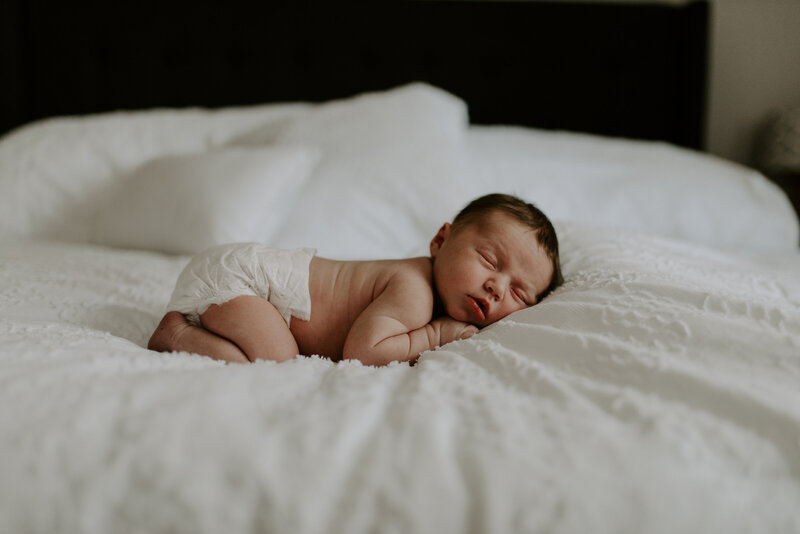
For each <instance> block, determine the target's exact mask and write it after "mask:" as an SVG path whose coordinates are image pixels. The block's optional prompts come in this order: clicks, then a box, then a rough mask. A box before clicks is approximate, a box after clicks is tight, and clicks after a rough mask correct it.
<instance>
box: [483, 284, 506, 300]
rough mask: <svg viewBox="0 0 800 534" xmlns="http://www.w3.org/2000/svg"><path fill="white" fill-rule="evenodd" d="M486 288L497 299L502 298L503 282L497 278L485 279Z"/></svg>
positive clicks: (503, 291)
mask: <svg viewBox="0 0 800 534" xmlns="http://www.w3.org/2000/svg"><path fill="white" fill-rule="evenodd" d="M486 290H487V291H489V293H490V294H491V295H492V296H493V297H494V298H495V299H498V300H499V299H501V298H503V294H504V293H505V289H504V286H503V283H502V282H501V281H499V280H487V281H486Z"/></svg>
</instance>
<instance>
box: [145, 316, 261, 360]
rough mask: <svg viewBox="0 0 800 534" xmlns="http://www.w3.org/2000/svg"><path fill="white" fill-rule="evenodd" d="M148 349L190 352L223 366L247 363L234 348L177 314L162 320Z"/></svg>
mask: <svg viewBox="0 0 800 534" xmlns="http://www.w3.org/2000/svg"><path fill="white" fill-rule="evenodd" d="M147 348H148V349H150V350H156V351H158V352H173V351H180V352H192V353H194V354H202V355H203V356H209V357H211V358H214V359H215V360H223V361H226V362H234V363H248V362H249V360H248V359H247V356H245V354H244V352H242V351H241V350H240V349H239V347H237V346H236V345H235V344H233V343H231V342H230V341H228V340H227V339H224V338H221V337H220V336H218V335H216V334H214V333H212V332H209V331H208V330H206V329H205V328H200V327H198V326H195V325H193V324H191V323H189V321H187V320H186V317H184V316H183V314H182V313H179V312H176V311H171V312H168V313H167V314H166V315H165V316H164V317H163V318H162V319H161V322H160V323H159V324H158V326H157V327H156V330H155V332H153V335H152V336H151V337H150V341H149V342H148V343H147Z"/></svg>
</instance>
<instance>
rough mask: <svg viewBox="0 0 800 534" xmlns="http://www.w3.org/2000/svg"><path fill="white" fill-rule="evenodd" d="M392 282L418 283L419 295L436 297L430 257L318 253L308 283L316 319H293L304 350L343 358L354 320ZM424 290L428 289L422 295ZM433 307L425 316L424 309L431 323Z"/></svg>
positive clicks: (429, 298) (414, 285)
mask: <svg viewBox="0 0 800 534" xmlns="http://www.w3.org/2000/svg"><path fill="white" fill-rule="evenodd" d="M390 283H391V284H403V285H404V286H406V285H407V287H409V288H413V289H410V290H411V291H415V292H418V293H420V294H419V299H421V300H423V301H430V302H433V275H432V268H431V261H430V258H425V257H419V258H409V259H403V260H379V261H336V260H329V259H327V258H320V257H315V258H313V259H312V260H311V266H310V273H309V282H308V286H309V292H310V294H311V318H310V319H309V320H308V321H303V320H301V319H297V318H294V317H293V318H292V321H291V331H292V334H293V335H294V338H295V340H296V341H297V345H298V348H299V349H300V353H301V354H309V355H310V354H319V355H321V356H327V357H329V358H331V359H333V360H340V359H341V358H342V349H343V347H344V343H345V339H347V334H348V333H349V332H350V328H351V327H352V326H353V323H354V322H355V320H356V319H357V318H358V316H359V315H360V314H361V313H362V312H363V311H364V310H365V309H366V308H367V306H369V305H370V303H372V302H373V301H374V300H375V299H376V298H377V297H378V296H379V295H380V294H381V293H383V291H384V290H385V289H386V288H387V286H388V285H389V284H390ZM425 291H427V294H423V293H424V292H425ZM424 308H425V309H427V308H428V307H427V306H426V307H424ZM432 312H433V308H432V306H430V309H428V310H427V315H426V316H423V312H420V317H419V318H418V321H419V322H420V324H425V323H427V322H429V321H430V320H431V315H432Z"/></svg>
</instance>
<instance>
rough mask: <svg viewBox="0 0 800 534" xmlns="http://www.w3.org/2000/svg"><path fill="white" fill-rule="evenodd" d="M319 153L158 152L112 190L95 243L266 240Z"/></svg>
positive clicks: (178, 250) (171, 247) (182, 249)
mask: <svg viewBox="0 0 800 534" xmlns="http://www.w3.org/2000/svg"><path fill="white" fill-rule="evenodd" d="M316 159H317V154H316V152H314V151H312V150H309V149H306V148H302V147H290V146H281V147H268V148H260V149H245V148H226V149H220V150H217V151H214V152H209V153H200V154H191V155H175V156H165V157H161V158H156V159H154V160H152V161H149V162H147V163H145V164H144V165H142V166H140V167H139V168H137V169H135V170H134V171H133V172H131V173H130V174H129V175H128V176H126V177H125V178H124V179H123V180H120V181H118V182H116V183H115V184H114V185H113V186H112V187H111V188H110V190H109V191H108V193H107V195H106V198H105V201H104V202H102V203H101V205H100V207H99V209H98V211H97V216H96V218H95V220H94V225H93V227H92V231H91V237H92V241H94V242H95V243H98V244H102V245H108V246H114V247H124V248H138V249H148V250H156V251H161V252H166V253H172V254H194V253H196V252H199V251H201V250H203V249H205V248H208V247H210V246H213V245H217V244H221V243H228V242H235V241H259V242H267V241H268V240H269V239H270V238H271V236H272V234H273V232H274V231H275V230H276V228H277V226H278V225H279V223H280V222H281V221H282V220H283V218H284V217H285V215H286V212H287V211H288V209H289V208H290V206H291V203H292V202H293V200H294V198H295V197H296V195H297V192H298V191H299V190H300V188H301V187H302V185H303V184H304V183H305V181H306V180H307V179H308V176H309V174H310V172H311V170H312V168H313V165H314V162H315V161H316Z"/></svg>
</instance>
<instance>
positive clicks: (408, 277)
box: [386, 258, 433, 288]
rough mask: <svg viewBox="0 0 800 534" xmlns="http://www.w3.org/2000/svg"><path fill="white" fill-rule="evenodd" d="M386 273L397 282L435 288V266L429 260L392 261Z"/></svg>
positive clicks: (408, 259)
mask: <svg viewBox="0 0 800 534" xmlns="http://www.w3.org/2000/svg"><path fill="white" fill-rule="evenodd" d="M386 272H387V274H388V275H389V276H390V277H391V278H392V279H393V280H395V281H397V282H400V283H406V284H415V285H416V284H419V285H422V286H426V287H429V288H433V266H432V265H431V261H430V259H429V258H407V259H404V260H390V261H389V262H388V265H387V267H386Z"/></svg>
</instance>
